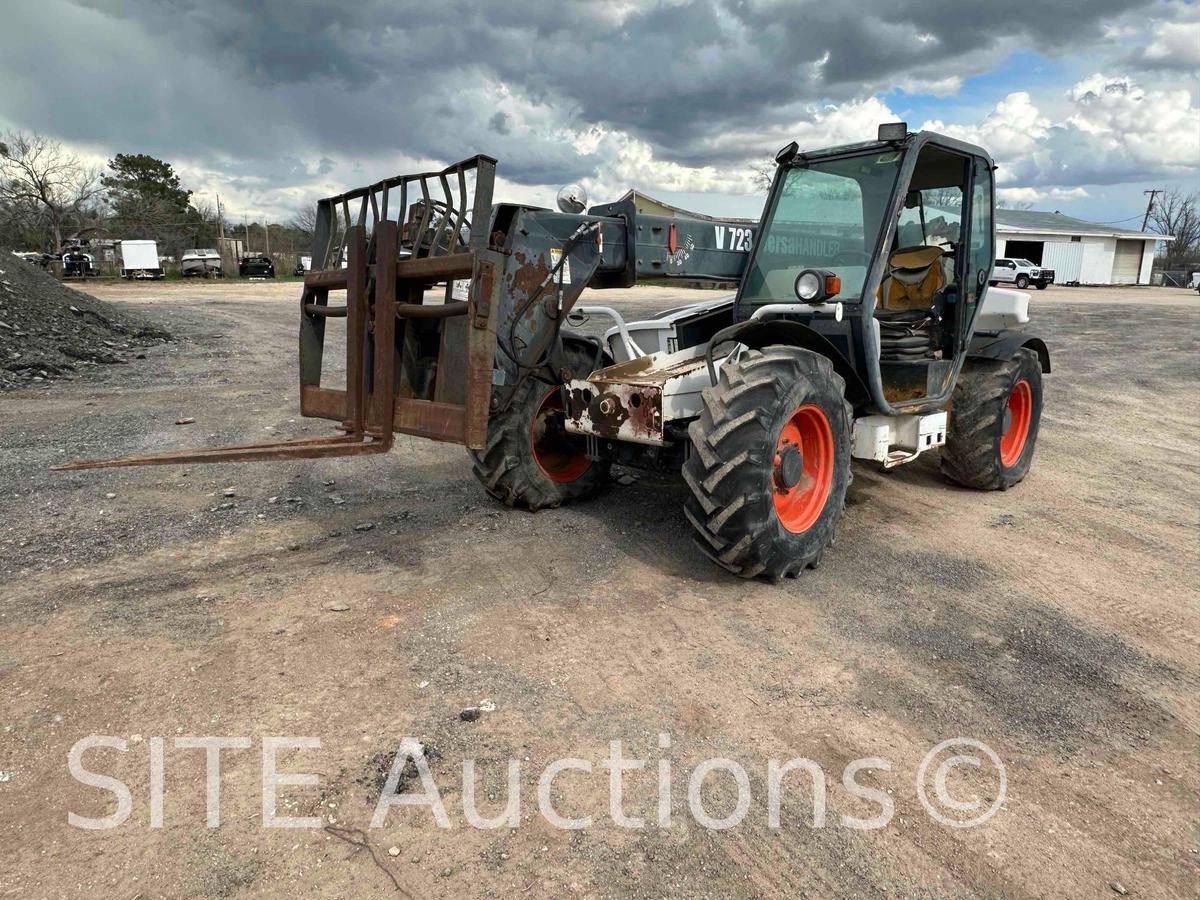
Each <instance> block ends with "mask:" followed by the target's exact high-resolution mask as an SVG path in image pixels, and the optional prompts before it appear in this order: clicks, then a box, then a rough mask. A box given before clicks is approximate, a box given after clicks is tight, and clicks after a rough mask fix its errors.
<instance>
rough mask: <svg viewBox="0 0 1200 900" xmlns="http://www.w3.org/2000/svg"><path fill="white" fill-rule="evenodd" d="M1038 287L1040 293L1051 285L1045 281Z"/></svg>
mask: <svg viewBox="0 0 1200 900" xmlns="http://www.w3.org/2000/svg"><path fill="white" fill-rule="evenodd" d="M1036 287H1037V289H1038V290H1039V291H1044V290H1045V289H1046V288H1048V287H1050V285H1049V284H1047V283H1046V282H1044V281H1039V282H1038V283H1037V285H1036Z"/></svg>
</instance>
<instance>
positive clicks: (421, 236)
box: [413, 175, 436, 259]
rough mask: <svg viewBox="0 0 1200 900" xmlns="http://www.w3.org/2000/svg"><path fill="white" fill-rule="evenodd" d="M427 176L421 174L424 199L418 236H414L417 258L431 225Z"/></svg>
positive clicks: (414, 252)
mask: <svg viewBox="0 0 1200 900" xmlns="http://www.w3.org/2000/svg"><path fill="white" fill-rule="evenodd" d="M426 177H427V176H425V175H422V176H420V181H421V199H422V203H421V224H420V225H419V226H418V227H417V234H416V237H414V238H413V259H416V257H417V251H418V250H419V249H420V248H421V243H422V242H423V241H424V240H425V230H426V229H427V228H428V227H429V212H430V200H429V184H428V183H427V182H426V180H425V179H426ZM435 244H436V241H435ZM432 252H433V250H432V248H430V255H432Z"/></svg>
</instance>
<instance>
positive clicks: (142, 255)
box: [118, 241, 163, 279]
mask: <svg viewBox="0 0 1200 900" xmlns="http://www.w3.org/2000/svg"><path fill="white" fill-rule="evenodd" d="M118 252H119V253H120V254H121V277H122V278H139V279H141V278H162V277H163V270H162V261H161V260H160V259H159V258H158V244H156V243H155V242H154V241H121V242H120V243H119V244H118Z"/></svg>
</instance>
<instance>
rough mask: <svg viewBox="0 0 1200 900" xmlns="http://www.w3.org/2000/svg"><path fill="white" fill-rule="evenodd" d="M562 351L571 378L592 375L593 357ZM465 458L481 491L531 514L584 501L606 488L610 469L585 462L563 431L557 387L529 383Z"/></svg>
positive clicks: (496, 415) (490, 423)
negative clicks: (478, 444)
mask: <svg viewBox="0 0 1200 900" xmlns="http://www.w3.org/2000/svg"><path fill="white" fill-rule="evenodd" d="M563 352H564V357H565V362H566V365H567V366H568V367H569V368H570V370H571V371H572V373H574V374H575V375H587V374H590V373H591V371H592V363H593V361H594V355H593V354H592V353H590V352H587V351H585V350H583V349H581V348H579V347H576V346H572V345H570V344H567V345H566V346H565V347H564V351H563ZM470 453H471V459H472V461H473V463H474V465H473V466H472V469H473V470H474V472H475V477H476V478H478V479H479V482H480V483H481V484H482V485H483V487H484V490H486V491H487V492H488V493H489V494H491V495H492V496H493V497H495V498H496V499H497V500H499V501H501V502H502V503H504V504H506V505H507V506H516V507H520V508H522V509H527V510H529V511H530V512H536V511H537V510H539V509H546V508H547V507H554V506H562V505H563V504H564V503H574V502H575V501H577V500H583V499H586V498H588V497H591V496H594V495H595V494H597V493H599V491H601V490H602V489H603V488H604V487H605V486H606V485H607V484H608V474H609V464H608V463H607V462H601V461H598V460H591V459H588V458H587V456H586V455H584V452H583V439H582V438H572V437H569V436H568V435H567V434H566V432H565V431H563V429H562V399H561V395H560V391H559V387H558V386H557V385H554V386H551V385H547V384H546V383H545V382H542V381H536V380H534V379H533V378H529V379H527V380H526V381H525V383H524V384H523V385H521V387H520V389H519V390H518V391H517V395H516V396H515V397H514V398H513V401H512V403H511V404H510V405H509V407H508V409H506V410H505V411H504V412H500V413H493V414H492V416H491V417H490V418H489V419H488V434H487V443H486V444H485V445H484V448H483V449H482V450H471V451H470Z"/></svg>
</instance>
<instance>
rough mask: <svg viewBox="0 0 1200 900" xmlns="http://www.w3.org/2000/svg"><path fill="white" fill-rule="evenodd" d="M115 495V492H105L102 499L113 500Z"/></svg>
mask: <svg viewBox="0 0 1200 900" xmlns="http://www.w3.org/2000/svg"><path fill="white" fill-rule="evenodd" d="M116 496H117V495H116V494H114V493H112V492H111V491H109V492H108V493H107V494H105V495H104V499H105V500H115V499H116Z"/></svg>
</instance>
